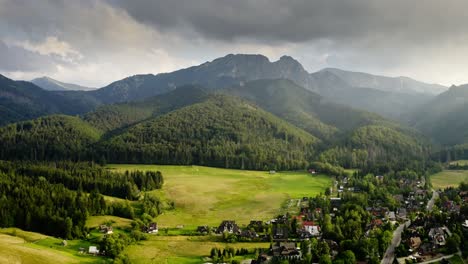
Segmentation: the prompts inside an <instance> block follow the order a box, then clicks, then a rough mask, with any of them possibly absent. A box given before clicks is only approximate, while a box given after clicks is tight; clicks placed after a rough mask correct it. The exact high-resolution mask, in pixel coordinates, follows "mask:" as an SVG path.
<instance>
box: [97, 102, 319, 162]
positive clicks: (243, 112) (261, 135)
mask: <svg viewBox="0 0 468 264" xmlns="http://www.w3.org/2000/svg"><path fill="white" fill-rule="evenodd" d="M317 142H318V140H317V139H316V138H315V137H313V136H311V135H310V134H308V133H307V132H305V131H303V130H300V129H298V128H296V127H294V126H292V125H290V124H289V123H287V122H285V121H283V120H281V119H279V118H277V117H275V116H273V115H271V114H269V113H267V112H265V111H263V110H261V109H260V108H258V107H255V106H253V105H251V104H249V103H247V102H245V101H243V100H240V99H237V98H233V97H229V96H224V95H212V96H210V97H209V98H208V99H207V100H205V101H203V102H201V103H197V104H193V105H191V106H188V107H185V108H181V109H179V110H176V111H173V112H171V113H168V114H166V115H163V116H160V117H156V118H154V119H151V120H147V121H144V122H141V123H139V124H137V125H134V126H132V127H130V128H128V129H127V130H126V131H125V132H123V133H122V134H120V135H117V136H114V137H112V138H110V139H109V140H106V141H105V142H104V143H102V145H101V149H102V150H103V151H105V153H106V154H105V155H106V160H108V161H112V162H118V163H128V162H131V163H155V162H156V163H159V164H199V165H209V166H215V167H226V168H245V169H298V168H305V167H306V166H307V163H308V161H309V160H311V159H312V157H313V155H314V154H315V153H314V152H315V150H314V145H315V144H316V143H317Z"/></svg>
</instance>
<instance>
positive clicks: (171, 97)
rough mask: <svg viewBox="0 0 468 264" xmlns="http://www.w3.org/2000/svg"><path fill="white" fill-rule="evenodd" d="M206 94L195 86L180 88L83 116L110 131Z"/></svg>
mask: <svg viewBox="0 0 468 264" xmlns="http://www.w3.org/2000/svg"><path fill="white" fill-rule="evenodd" d="M207 96H208V93H207V92H206V91H204V89H203V88H202V87H199V86H195V85H186V86H181V87H179V88H177V89H175V90H173V91H171V92H169V93H166V94H163V95H159V96H155V97H151V98H148V99H146V100H144V101H140V102H130V103H120V104H113V105H106V106H102V107H100V108H98V109H97V110H96V111H93V112H91V113H88V114H86V115H85V116H84V120H86V121H87V122H89V123H90V124H91V125H93V126H94V127H97V128H99V129H101V130H103V131H112V130H114V129H118V128H122V127H125V126H128V125H131V124H135V123H138V122H140V121H142V120H144V119H147V118H150V117H154V116H158V115H161V114H164V113H168V112H170V111H173V110H176V109H178V108H181V107H184V106H187V105H191V104H194V103H198V102H200V101H202V100H204V99H205V98H206V97H207Z"/></svg>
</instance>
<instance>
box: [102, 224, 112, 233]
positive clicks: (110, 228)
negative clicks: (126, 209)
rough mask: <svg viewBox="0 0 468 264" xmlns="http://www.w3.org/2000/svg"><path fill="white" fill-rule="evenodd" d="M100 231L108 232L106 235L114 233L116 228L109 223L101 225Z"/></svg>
mask: <svg viewBox="0 0 468 264" xmlns="http://www.w3.org/2000/svg"><path fill="white" fill-rule="evenodd" d="M99 231H100V232H101V233H104V234H106V235H110V234H112V233H114V229H113V228H112V226H107V225H100V226H99Z"/></svg>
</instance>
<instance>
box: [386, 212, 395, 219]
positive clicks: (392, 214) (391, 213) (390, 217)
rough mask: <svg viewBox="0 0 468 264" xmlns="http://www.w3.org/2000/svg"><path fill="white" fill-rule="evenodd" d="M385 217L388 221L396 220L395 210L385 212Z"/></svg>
mask: <svg viewBox="0 0 468 264" xmlns="http://www.w3.org/2000/svg"><path fill="white" fill-rule="evenodd" d="M387 219H388V221H396V215H395V212H393V211H390V212H387Z"/></svg>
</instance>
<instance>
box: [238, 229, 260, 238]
mask: <svg viewBox="0 0 468 264" xmlns="http://www.w3.org/2000/svg"><path fill="white" fill-rule="evenodd" d="M240 236H241V237H242V238H248V239H254V238H258V234H257V232H255V231H253V230H242V231H241V233H240Z"/></svg>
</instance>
